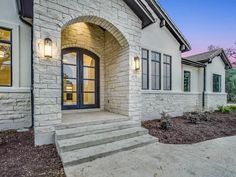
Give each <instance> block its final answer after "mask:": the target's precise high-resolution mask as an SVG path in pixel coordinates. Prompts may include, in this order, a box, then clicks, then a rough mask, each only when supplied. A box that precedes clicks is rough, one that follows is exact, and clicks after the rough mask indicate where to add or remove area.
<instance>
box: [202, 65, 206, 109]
mask: <svg viewBox="0 0 236 177" xmlns="http://www.w3.org/2000/svg"><path fill="white" fill-rule="evenodd" d="M205 94H206V66H204V71H203V92H202V109H203V110H204V109H205V97H206V95H205Z"/></svg>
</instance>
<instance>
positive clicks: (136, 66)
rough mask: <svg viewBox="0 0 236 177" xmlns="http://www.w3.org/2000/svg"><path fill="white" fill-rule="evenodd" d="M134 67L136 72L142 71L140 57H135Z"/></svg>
mask: <svg viewBox="0 0 236 177" xmlns="http://www.w3.org/2000/svg"><path fill="white" fill-rule="evenodd" d="M134 66H135V70H140V58H139V57H134Z"/></svg>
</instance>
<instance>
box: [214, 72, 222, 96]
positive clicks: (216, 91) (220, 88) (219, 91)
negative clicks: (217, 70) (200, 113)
mask: <svg viewBox="0 0 236 177" xmlns="http://www.w3.org/2000/svg"><path fill="white" fill-rule="evenodd" d="M215 76H216V77H219V80H220V81H219V90H215V87H214V86H215V83H214V77H215ZM212 90H213V92H214V93H221V92H222V76H221V75H219V74H213V77H212Z"/></svg>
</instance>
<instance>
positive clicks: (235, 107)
mask: <svg viewBox="0 0 236 177" xmlns="http://www.w3.org/2000/svg"><path fill="white" fill-rule="evenodd" d="M218 111H219V112H221V113H230V112H233V111H236V105H231V106H223V105H221V106H218Z"/></svg>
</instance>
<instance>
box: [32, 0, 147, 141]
mask: <svg viewBox="0 0 236 177" xmlns="http://www.w3.org/2000/svg"><path fill="white" fill-rule="evenodd" d="M77 22H89V23H93V24H95V25H99V26H101V27H102V28H104V29H106V30H107V31H109V32H110V33H111V34H112V35H113V36H115V38H116V39H117V41H118V42H119V43H120V45H121V46H126V45H127V46H128V47H129V50H128V51H127V52H128V53H127V56H128V58H126V59H127V60H128V66H129V73H128V78H129V82H128V87H129V89H128V93H127V94H128V95H129V96H128V98H129V99H128V115H129V116H130V117H131V118H135V119H140V118H141V110H140V106H141V100H140V99H141V96H140V88H141V87H140V86H141V75H140V71H139V72H135V71H134V68H133V59H134V57H135V56H140V38H141V29H142V25H141V20H140V19H139V18H138V17H137V16H136V15H135V14H134V13H133V11H132V10H131V9H130V8H129V7H128V6H127V5H126V4H125V3H124V2H123V0H118V1H117V0H109V1H107V0H93V1H91V0H78V1H72V0H56V1H55V0H34V19H33V25H34V28H33V40H34V41H33V43H34V44H33V50H34V60H33V69H34V99H35V110H34V117H35V143H36V144H37V145H40V144H48V143H52V142H54V130H55V126H56V125H58V124H60V123H61V121H62V115H61V31H62V30H63V28H65V27H66V26H67V25H70V24H73V23H77ZM47 37H49V38H51V39H52V41H53V56H52V58H45V57H44V54H43V42H44V39H45V38H47ZM124 87H127V86H124Z"/></svg>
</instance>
